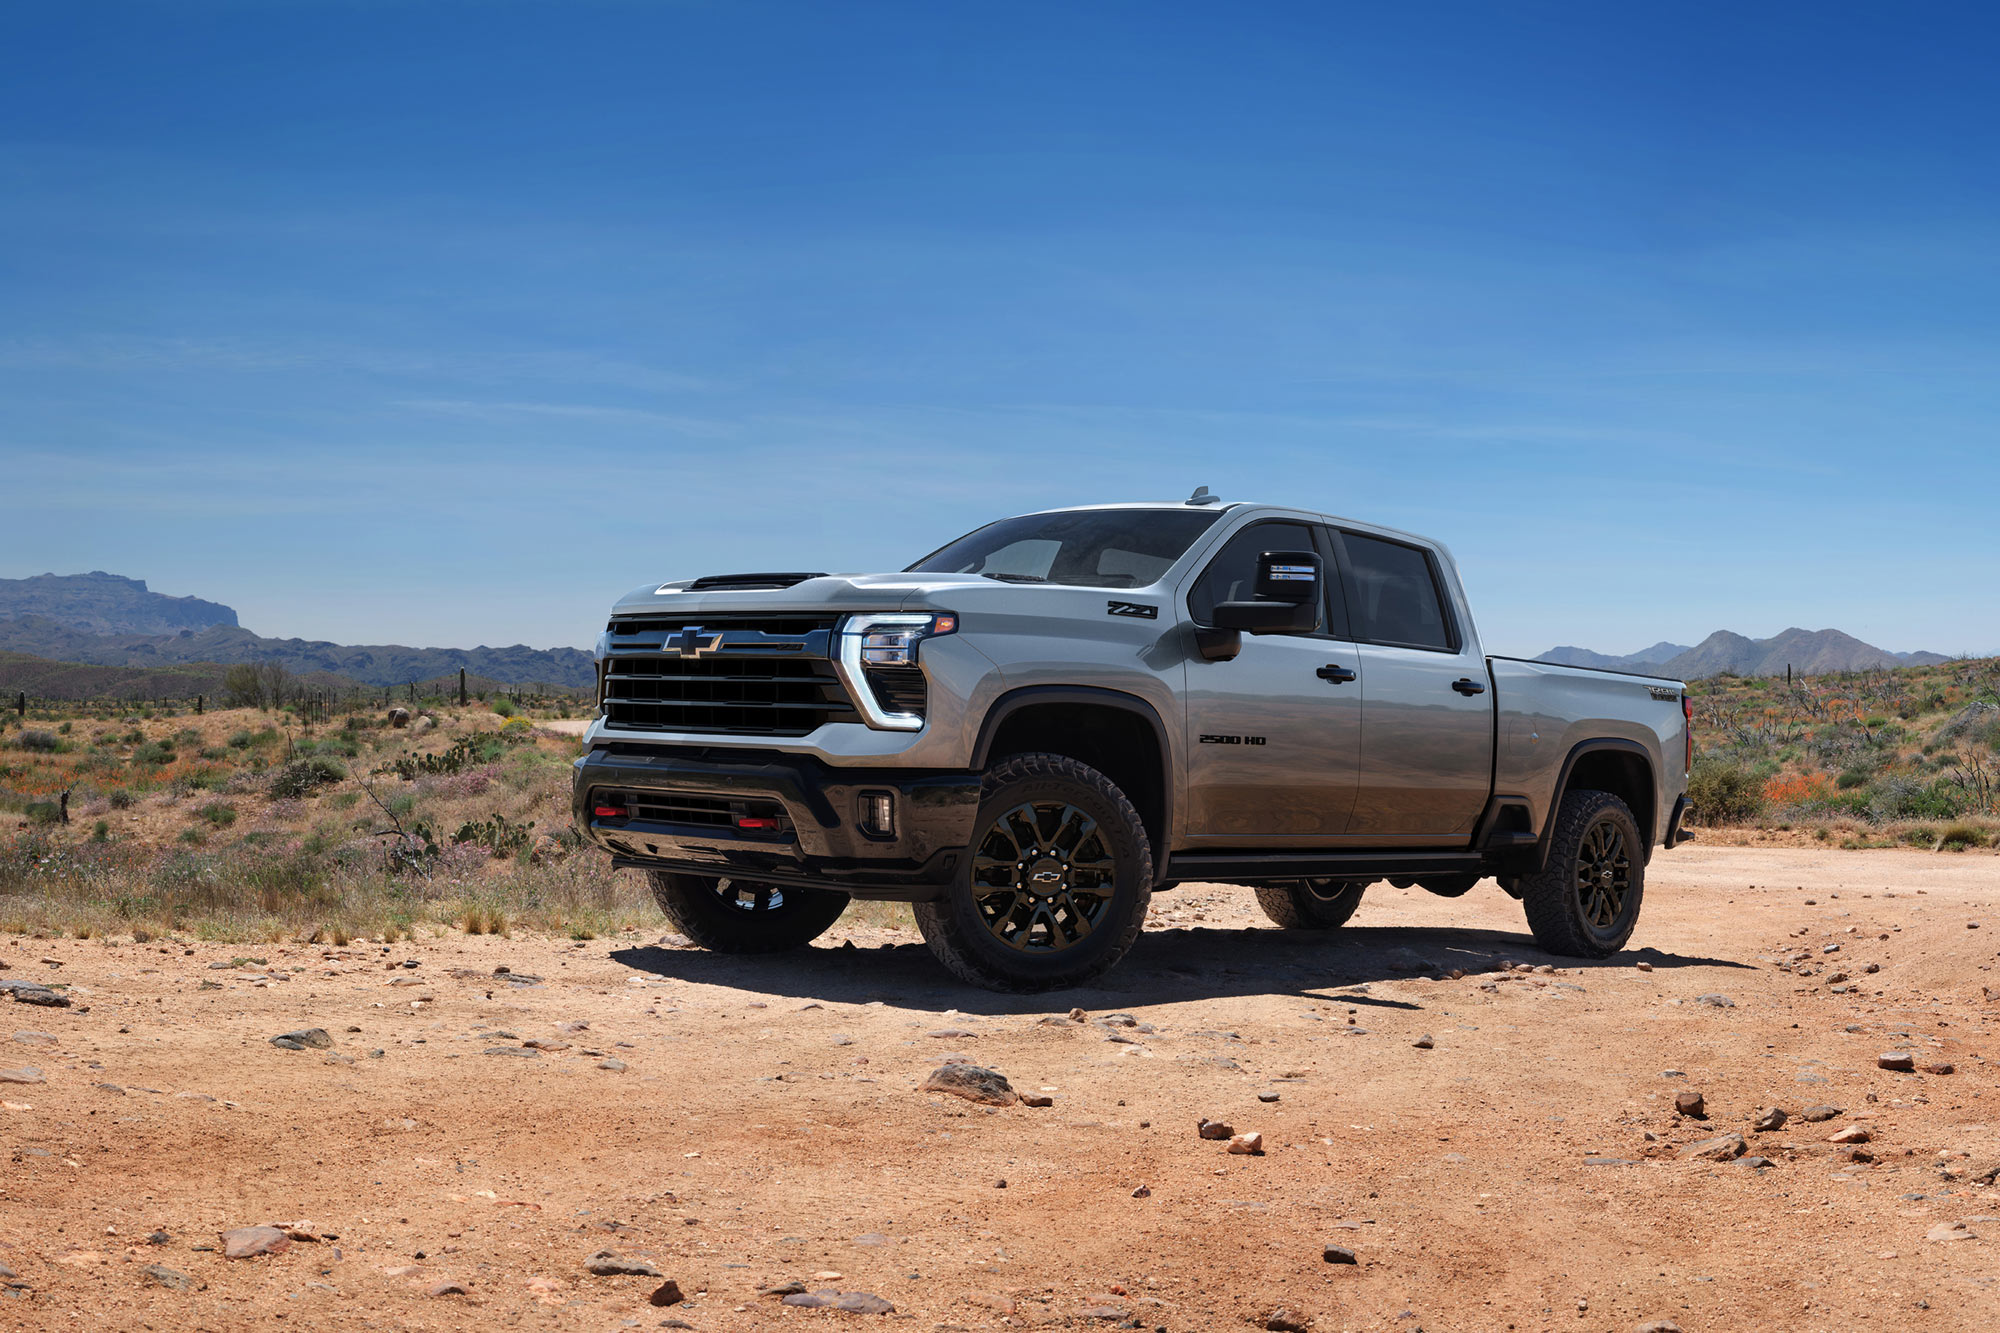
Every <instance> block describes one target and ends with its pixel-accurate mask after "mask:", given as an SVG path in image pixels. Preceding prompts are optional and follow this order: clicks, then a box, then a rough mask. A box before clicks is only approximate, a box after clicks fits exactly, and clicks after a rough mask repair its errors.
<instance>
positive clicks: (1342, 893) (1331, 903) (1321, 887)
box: [1257, 879, 1368, 930]
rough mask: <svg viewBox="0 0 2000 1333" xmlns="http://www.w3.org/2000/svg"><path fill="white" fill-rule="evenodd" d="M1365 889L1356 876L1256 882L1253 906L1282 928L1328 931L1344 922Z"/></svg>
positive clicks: (1352, 911) (1358, 903)
mask: <svg viewBox="0 0 2000 1333" xmlns="http://www.w3.org/2000/svg"><path fill="white" fill-rule="evenodd" d="M1367 891H1368V885H1367V883H1366V882H1364V881H1362V880H1358V879H1295V880H1290V881H1287V882H1286V883H1283V884H1261V885H1259V886H1258V887H1257V905H1258V906H1259V907H1261V908H1263V909H1264V915H1265V916H1268V917H1270V918H1271V920H1272V921H1274V922H1276V923H1277V924H1278V925H1280V926H1283V927H1284V928H1285V929H1286V930H1332V929H1334V928H1335V927H1337V926H1344V925H1346V924H1347V918H1349V917H1351V916H1353V915H1354V909H1355V908H1357V907H1359V906H1361V895H1362V894H1363V893H1365V892H1367Z"/></svg>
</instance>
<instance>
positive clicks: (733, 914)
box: [646, 870, 847, 953]
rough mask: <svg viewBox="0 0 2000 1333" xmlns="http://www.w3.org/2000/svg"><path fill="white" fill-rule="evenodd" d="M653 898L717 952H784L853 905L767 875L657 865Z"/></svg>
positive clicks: (818, 932) (839, 895)
mask: <svg viewBox="0 0 2000 1333" xmlns="http://www.w3.org/2000/svg"><path fill="white" fill-rule="evenodd" d="M646 878H647V880H648V882H650V883H651V884H652V886H653V898H654V900H655V901H657V902H658V903H659V904H660V910H661V911H662V912H665V913H666V914H667V919H668V920H669V921H672V922H673V923H674V925H675V927H677V928H678V929H679V930H680V932H681V934H683V935H685V936H687V937H688V938H689V939H691V940H693V941H694V942H695V943H696V944H699V945H700V946H701V947H702V948H704V949H708V950H711V951H712V952H715V953H780V952H783V951H784V950H786V949H797V948H800V947H802V946H804V945H807V944H810V943H811V942H812V941H813V940H815V939H818V938H819V937H820V935H822V934H823V933H825V931H826V928H827V927H828V926H831V925H832V924H833V923H834V922H835V921H837V920H839V919H840V914H841V913H842V912H844V911H846V910H847V895H846V894H844V893H838V892H835V891H834V890H832V889H795V888H787V887H784V886H782V885H777V884H767V883H765V882H763V881H762V880H749V879H710V878H709V877H707V876H706V875H682V874H677V873H675V872H673V871H670V870H655V871H653V872H652V873H651V874H649V875H648V876H647V877H646Z"/></svg>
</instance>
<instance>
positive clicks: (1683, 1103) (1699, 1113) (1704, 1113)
mask: <svg viewBox="0 0 2000 1333" xmlns="http://www.w3.org/2000/svg"><path fill="white" fill-rule="evenodd" d="M1674 1112H1675V1114H1677V1115H1684V1116H1687V1117H1688V1118H1689V1119H1690V1120H1706V1119H1707V1118H1708V1103H1707V1102H1706V1101H1704V1100H1703V1098H1702V1095H1701V1094H1700V1093H1698V1092H1695V1091H1692V1090H1689V1091H1687V1092H1679V1093H1675V1094H1674Z"/></svg>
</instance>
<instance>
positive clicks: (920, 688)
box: [838, 611, 958, 731]
mask: <svg viewBox="0 0 2000 1333" xmlns="http://www.w3.org/2000/svg"><path fill="white" fill-rule="evenodd" d="M957 630H958V617H957V616H955V615H952V614H950V613H948V612H929V613H922V612H908V611H895V612H888V611H885V612H880V613H875V614H863V615H857V616H850V617H848V620H847V624H846V625H845V626H843V627H842V629H841V633H840V652H839V655H838V662H839V667H840V674H841V677H842V679H843V680H844V682H845V683H846V685H847V689H848V693H849V694H850V695H851V696H852V697H853V699H854V705H855V707H856V708H858V709H859V710H860V712H861V716H862V720H863V721H865V722H866V723H867V724H868V725H869V726H871V727H874V728H876V729H878V730H884V731H918V730H921V729H922V727H923V725H924V675H923V672H922V671H921V670H920V669H919V668H918V666H917V654H918V650H919V646H920V645H921V644H922V643H923V641H924V640H925V639H935V638H937V637H938V636H939V635H943V634H952V633H955V632H957Z"/></svg>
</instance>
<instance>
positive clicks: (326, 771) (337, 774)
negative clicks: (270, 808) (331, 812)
mask: <svg viewBox="0 0 2000 1333" xmlns="http://www.w3.org/2000/svg"><path fill="white" fill-rule="evenodd" d="M346 776H347V769H346V767H345V766H344V765H342V764H341V763H340V761H339V760H337V759H330V758H328V757H327V756H325V755H312V756H310V757H308V758H305V759H295V760H293V761H292V762H291V763H289V764H286V765H285V766H284V767H283V768H281V769H279V770H278V771H277V773H276V774H275V775H273V777H272V778H271V788H270V790H271V798H272V799H273V800H279V801H287V800H294V801H295V800H298V799H299V798H300V797H303V796H309V795H311V794H312V793H313V792H315V791H318V790H319V789H320V788H321V787H326V786H331V785H332V784H333V783H336V782H339V781H341V780H342V779H344V778H345V777H346Z"/></svg>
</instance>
